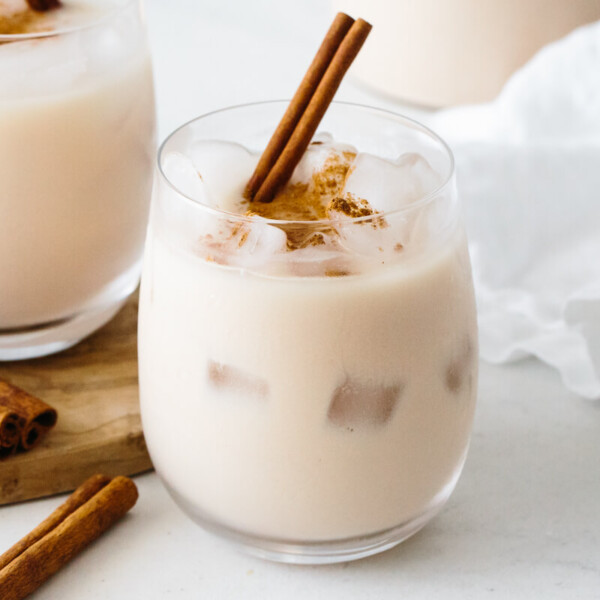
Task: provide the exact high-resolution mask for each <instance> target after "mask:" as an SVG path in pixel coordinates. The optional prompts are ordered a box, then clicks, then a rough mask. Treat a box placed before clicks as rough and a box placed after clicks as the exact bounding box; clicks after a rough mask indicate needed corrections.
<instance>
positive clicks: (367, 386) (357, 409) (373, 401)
mask: <svg viewBox="0 0 600 600" xmlns="http://www.w3.org/2000/svg"><path fill="white" fill-rule="evenodd" d="M402 389H403V385H401V384H395V385H376V384H371V383H363V382H361V381H358V380H356V379H352V378H350V377H347V378H346V379H345V381H344V382H343V383H342V384H341V385H339V386H338V387H337V388H336V390H335V392H334V393H333V396H332V399H331V402H330V403H329V409H328V411H327V418H328V420H329V422H330V423H332V424H334V425H336V426H338V427H346V428H348V429H353V428H355V427H361V426H364V425H367V426H382V425H385V423H387V422H388V421H389V419H390V417H391V416H392V413H393V412H394V408H395V407H396V404H397V403H398V399H399V398H400V395H401V392H402Z"/></svg>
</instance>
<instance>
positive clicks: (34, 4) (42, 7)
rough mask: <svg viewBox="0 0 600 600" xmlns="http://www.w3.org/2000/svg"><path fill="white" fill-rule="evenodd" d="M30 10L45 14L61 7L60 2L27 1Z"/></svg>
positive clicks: (49, 0)
mask: <svg viewBox="0 0 600 600" xmlns="http://www.w3.org/2000/svg"><path fill="white" fill-rule="evenodd" d="M27 4H29V8H31V9H32V10H35V11H37V12H45V11H47V10H50V9H52V8H58V7H59V6H60V5H61V2H60V0H27Z"/></svg>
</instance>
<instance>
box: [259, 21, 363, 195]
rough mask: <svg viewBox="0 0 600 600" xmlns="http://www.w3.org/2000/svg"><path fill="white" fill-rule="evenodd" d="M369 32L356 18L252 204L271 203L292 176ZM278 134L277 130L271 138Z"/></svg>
mask: <svg viewBox="0 0 600 600" xmlns="http://www.w3.org/2000/svg"><path fill="white" fill-rule="evenodd" d="M370 31H371V25H370V24H369V23H367V22H366V21H364V20H363V19H357V20H356V21H355V22H354V23H353V24H352V26H351V27H350V29H349V31H348V33H347V34H346V35H345V37H344V39H343V40H342V42H341V44H340V46H339V48H338V49H337V51H336V52H335V54H334V56H333V58H332V59H331V62H330V64H329V65H328V67H327V69H326V70H325V73H324V74H323V77H322V79H321V81H320V82H319V84H318V86H317V88H316V90H315V92H314V94H313V96H312V98H311V99H310V102H309V103H308V106H307V107H306V109H305V110H304V112H303V113H302V116H301V117H300V120H299V121H298V124H297V125H296V127H295V128H294V131H293V133H292V135H291V136H290V138H289V140H288V141H287V143H286V144H285V147H284V148H283V150H282V151H281V154H280V155H279V157H278V158H277V160H276V161H275V164H274V165H273V167H272V168H271V169H270V171H269V173H268V175H267V177H266V178H265V180H264V181H263V183H262V185H261V186H260V188H259V189H258V191H257V192H256V194H255V195H254V196H253V198H252V199H253V200H254V201H257V202H271V201H272V200H273V197H274V196H275V194H276V192H277V190H278V189H279V188H281V187H282V186H283V185H284V184H285V183H287V181H288V180H289V178H290V177H291V176H292V172H293V171H294V169H295V167H296V165H297V164H298V162H299V161H300V159H301V158H302V155H303V154H304V152H305V150H306V148H307V147H308V145H309V144H310V140H311V139H312V137H313V135H314V134H315V132H316V130H317V127H318V126H319V123H320V122H321V119H322V118H323V116H324V115H325V112H326V111H327V108H328V106H329V105H330V104H331V101H332V100H333V97H334V96H335V93H336V91H337V89H338V88H339V86H340V84H341V82H342V79H343V77H344V75H345V74H346V71H347V70H348V69H349V68H350V65H351V64H352V62H353V60H354V59H355V58H356V55H357V54H358V52H359V51H360V49H361V47H362V45H363V44H364V42H365V40H366V39H367V36H368V35H369V32H370ZM279 135H280V132H279V128H278V130H276V132H275V135H274V137H275V136H277V137H278V136H279ZM250 181H252V179H251V180H250Z"/></svg>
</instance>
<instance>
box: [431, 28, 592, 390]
mask: <svg viewBox="0 0 600 600" xmlns="http://www.w3.org/2000/svg"><path fill="white" fill-rule="evenodd" d="M429 122H430V124H431V126H432V127H433V128H434V129H435V130H436V131H438V132H439V133H440V134H441V135H442V137H444V138H446V139H447V140H448V141H449V143H450V145H451V146H452V148H453V150H454V153H455V157H456V163H457V174H458V175H457V176H458V187H459V191H460V193H461V195H462V199H463V204H464V208H465V214H466V221H467V230H468V233H469V236H470V244H471V251H472V259H473V270H474V277H475V285H476V292H477V300H478V310H479V326H480V342H481V356H482V358H484V359H485V360H487V361H490V362H494V363H501V362H507V361H512V360H517V359H520V358H522V357H525V356H528V355H535V356H537V357H538V358H540V359H541V360H543V361H545V362H547V363H548V364H550V365H552V366H553V367H555V368H556V369H558V371H559V373H560V375H561V377H562V380H563V382H564V383H565V385H566V386H567V387H568V388H569V389H571V390H572V391H574V392H576V393H577V394H579V395H581V396H584V397H586V398H600V22H598V23H594V24H592V25H588V26H585V27H582V28H580V29H578V30H576V31H574V32H573V33H572V34H570V35H569V36H567V37H566V38H564V39H562V40H559V41H558V42H555V43H553V44H550V45H549V46H547V47H545V48H543V49H542V50H541V51H540V52H539V53H538V54H537V55H536V56H535V57H534V58H533V59H532V60H531V61H530V62H529V63H527V64H526V65H525V66H524V67H523V68H522V69H521V70H519V71H518V72H517V73H515V75H514V76H513V77H512V78H511V79H510V80H509V81H508V83H507V84H506V86H505V87H504V89H503V91H502V93H501V94H500V95H499V96H498V98H497V99H496V100H495V101H493V102H491V103H489V104H485V105H478V106H465V107H458V108H452V109H447V110H444V111H441V112H438V113H436V114H435V115H433V116H432V117H431V119H429Z"/></svg>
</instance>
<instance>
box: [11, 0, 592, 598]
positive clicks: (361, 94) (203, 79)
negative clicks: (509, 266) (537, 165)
mask: <svg viewBox="0 0 600 600" xmlns="http://www.w3.org/2000/svg"><path fill="white" fill-rule="evenodd" d="M147 16H148V25H149V29H150V40H151V44H152V51H153V58H154V64H155V76H156V88H157V98H158V105H159V106H158V117H159V136H160V138H161V139H162V138H163V137H164V136H165V135H166V134H167V133H168V132H169V131H170V130H172V129H173V128H174V127H176V126H177V125H179V124H180V123H182V122H184V121H186V120H188V119H190V118H192V117H194V116H196V115H198V114H201V113H203V112H207V111H209V110H212V109H215V108H219V107H222V106H226V105H231V104H237V103H242V102H250V101H255V100H262V99H269V98H282V97H289V96H290V95H291V94H292V93H293V91H294V90H295V86H296V85H297V83H298V81H299V79H300V77H301V75H302V74H303V72H304V69H305V68H306V66H307V64H308V62H309V61H310V59H311V58H312V55H313V53H314V51H315V48H316V47H317V45H318V43H319V41H320V39H321V36H322V35H323V32H324V31H325V29H326V28H327V26H328V24H329V12H328V9H327V5H326V3H323V2H319V1H318V0H310V1H302V2H301V1H300V0H298V1H295V2H292V1H291V0H286V1H279V2H275V1H271V2H270V1H267V0H253V1H252V2H243V1H241V0H240V1H236V2H233V1H227V2H222V1H218V0H212V1H208V0H202V1H199V0H171V1H170V2H167V1H165V0H147ZM284 61H285V63H286V64H284ZM337 97H338V98H339V99H344V100H352V101H358V102H365V103H369V104H373V105H377V106H383V107H392V108H393V107H395V108H398V106H397V105H395V104H394V103H393V102H391V101H389V100H384V99H382V98H379V97H377V96H374V95H372V94H370V93H368V92H366V91H364V90H361V89H359V88H358V87H356V86H355V85H353V84H352V82H351V81H350V82H345V83H344V84H343V85H342V87H341V89H340V91H339V93H338V96H337ZM405 112H406V111H405ZM408 112H411V113H412V114H415V113H418V111H415V110H414V109H413V110H409V111H408ZM136 483H137V484H138V487H139V490H140V499H139V501H138V504H137V505H136V507H135V508H134V509H133V510H132V511H131V513H130V514H129V515H128V516H127V517H126V518H125V519H124V520H123V521H122V522H121V523H119V524H118V526H115V527H114V528H113V529H112V530H111V531H109V532H108V533H107V534H105V535H104V536H103V537H102V538H101V539H100V540H98V541H97V542H96V543H94V544H93V545H92V546H91V547H89V548H88V549H87V550H86V551H85V552H83V553H82V554H81V555H79V556H78V557H77V558H76V559H75V560H74V561H72V562H71V563H70V564H69V565H68V566H67V567H66V568H64V569H63V570H62V571H61V572H60V573H59V574H57V575H56V576H55V577H53V578H52V580H51V581H49V582H48V583H47V584H46V585H44V586H43V587H42V588H41V589H40V590H39V591H38V592H36V593H35V594H34V595H33V596H32V598H33V599H34V600H42V599H44V600H55V599H56V600H75V599H77V600H81V599H83V598H85V599H86V600H96V599H98V600H100V599H102V600H105V599H112V600H121V599H125V598H127V599H128V600H130V599H137V598H144V600H154V599H158V598H174V599H192V598H193V599H195V598H219V599H228V598H251V599H252V598H261V599H263V598H285V599H293V598H303V599H313V598H314V599H317V598H327V599H331V600H335V599H337V598H340V599H341V598H343V599H344V600H348V599H350V598H364V599H369V598H377V599H387V598H411V599H417V600H418V599H421V598H427V599H431V600H435V599H437V598H440V599H448V600H453V599H460V600H469V599H471V598H493V599H495V600H500V599H511V600H517V599H521V598H527V599H532V598H543V599H544V600H552V599H555V598H565V599H577V600H591V599H600V404H598V403H593V402H587V401H584V400H581V399H579V398H577V397H576V396H574V395H572V394H570V393H569V392H567V391H566V390H565V388H564V387H563V386H562V385H561V382H560V380H559V378H558V376H557V374H556V373H555V372H554V371H552V370H550V369H549V368H547V367H546V366H544V365H542V364H540V363H539V362H537V361H535V360H529V361H525V362H522V363H519V364H516V365H513V366H506V367H492V366H489V365H485V364H484V365H482V368H481V373H480V385H479V405H478V410H477V414H476V419H475V426H474V433H473V439H472V443H471V450H470V454H469V458H468V460H467V464H466V467H465V470H464V473H463V476H462V478H461V480H460V482H459V484H458V487H457V489H456V491H455V493H454V495H453V496H452V498H451V499H450V501H449V502H448V505H447V506H446V508H445V509H444V510H443V511H442V513H441V514H440V515H439V516H438V517H437V518H436V519H434V521H432V522H431V523H430V524H429V525H428V526H427V527H426V528H425V529H424V530H422V531H421V532H420V533H418V534H417V535H416V536H414V537H413V538H411V539H410V540H408V541H407V542H405V543H403V544H401V545H400V546H398V547H396V548H395V549H392V550H390V551H388V552H386V553H384V554H381V555H378V556H375V557H371V558H368V559H364V560H362V561H357V562H353V563H344V564H340V565H334V566H326V567H298V566H287V565H278V564H272V563H268V562H264V561H261V560H259V559H255V558H251V557H247V556H245V555H242V554H240V553H238V552H237V551H236V550H234V549H232V548H231V547H229V546H228V545H226V544H224V543H222V542H220V541H218V540H216V539H215V538H213V537H211V536H209V535H208V534H206V533H204V532H203V531H202V530H201V529H200V528H198V527H197V526H196V525H194V524H193V523H192V522H191V521H189V520H188V519H187V518H186V517H185V516H184V515H183V514H182V513H181V512H180V511H179V509H178V508H177V507H176V506H175V504H174V503H173V502H172V501H171V500H170V498H169V496H168V495H167V493H166V492H165V490H164V489H163V487H162V486H161V484H160V482H159V480H158V478H157V477H156V475H154V474H147V475H143V476H140V477H137V478H136ZM60 502H62V498H49V499H45V500H40V501H35V502H28V503H23V504H20V505H13V506H8V507H3V508H0V551H1V550H3V549H5V548H7V547H9V546H10V545H11V544H12V543H13V542H15V541H16V540H17V539H19V538H20V537H21V536H22V535H24V534H25V533H27V532H28V531H29V530H30V529H32V528H33V527H34V526H35V525H36V524H37V523H38V522H39V521H41V520H42V519H44V518H45V517H46V516H47V515H48V514H49V513H50V512H51V511H52V510H53V509H54V508H55V507H56V506H57V505H58V504H59V503H60Z"/></svg>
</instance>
